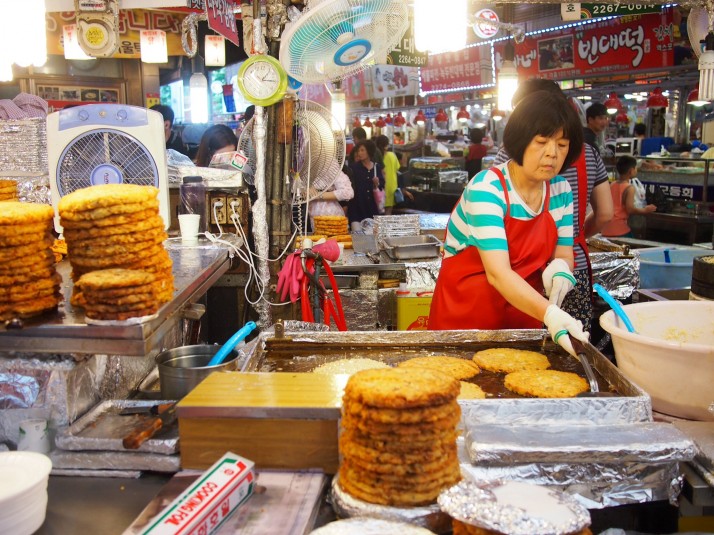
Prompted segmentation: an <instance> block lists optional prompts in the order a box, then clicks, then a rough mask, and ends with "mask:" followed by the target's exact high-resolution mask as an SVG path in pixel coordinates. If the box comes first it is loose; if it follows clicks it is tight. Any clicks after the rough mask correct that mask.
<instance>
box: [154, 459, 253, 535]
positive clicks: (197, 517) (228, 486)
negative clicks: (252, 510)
mask: <svg viewBox="0 0 714 535" xmlns="http://www.w3.org/2000/svg"><path fill="white" fill-rule="evenodd" d="M254 483H255V471H254V465H253V462H252V461H249V460H248V459H244V458H243V457H240V456H238V455H236V454H235V453H230V452H228V453H226V454H225V455H224V456H223V457H221V458H220V459H219V460H218V461H216V463H215V464H214V465H213V466H211V467H210V468H209V469H208V470H206V472H205V473H204V474H203V475H201V476H200V477H199V478H198V479H197V480H196V481H195V482H194V483H193V484H192V485H190V486H189V487H188V488H187V489H186V490H185V491H183V492H182V493H181V494H180V495H179V497H178V498H176V499H175V500H174V501H173V502H171V504H170V505H169V506H168V507H166V508H165V509H164V510H163V511H162V512H161V513H160V514H159V515H158V516H156V517H155V518H154V519H153V520H152V522H151V523H150V524H149V525H148V526H147V527H146V529H144V531H142V532H141V533H142V535H148V534H151V535H179V534H180V535H193V534H200V535H207V534H208V533H212V532H214V531H216V530H217V529H218V528H219V527H220V526H221V524H222V523H223V522H224V520H225V519H226V518H227V517H228V516H229V515H230V514H231V513H232V512H233V510H234V509H236V508H237V507H238V506H239V505H241V504H242V503H243V502H245V501H246V500H247V499H248V498H249V497H250V496H251V495H252V494H253V484H254Z"/></svg>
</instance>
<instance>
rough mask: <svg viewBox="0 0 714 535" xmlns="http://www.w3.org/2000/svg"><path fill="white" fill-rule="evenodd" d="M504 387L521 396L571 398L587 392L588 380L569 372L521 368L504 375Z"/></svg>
mask: <svg viewBox="0 0 714 535" xmlns="http://www.w3.org/2000/svg"><path fill="white" fill-rule="evenodd" d="M504 384H505V385H506V388H508V389H509V390H511V391H512V392H515V393H516V394H520V395H522V396H534V397H537V398H572V397H574V396H576V395H578V394H580V393H581V392H587V391H588V390H589V389H590V387H589V386H588V382H587V381H586V380H585V379H583V378H582V377H580V376H579V375H577V374H575V373H571V372H560V371H556V370H523V371H519V372H513V373H509V374H508V375H506V378H505V379H504Z"/></svg>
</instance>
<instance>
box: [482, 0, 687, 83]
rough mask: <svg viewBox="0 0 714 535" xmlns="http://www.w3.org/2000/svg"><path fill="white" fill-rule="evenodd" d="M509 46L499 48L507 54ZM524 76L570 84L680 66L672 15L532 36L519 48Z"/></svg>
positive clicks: (666, 12)
mask: <svg viewBox="0 0 714 535" xmlns="http://www.w3.org/2000/svg"><path fill="white" fill-rule="evenodd" d="M503 46H504V45H503V44H502V43H497V44H496V45H495V47H496V51H497V52H498V53H501V54H502V53H503ZM515 49H516V54H515V63H516V68H517V69H518V75H519V77H520V78H521V79H522V80H523V79H528V78H534V77H535V78H548V79H551V80H567V79H570V78H582V77H583V76H592V75H596V74H601V75H608V76H611V75H615V74H620V73H631V72H633V71H635V70H643V69H661V68H663V67H671V66H672V65H674V41H673V37H672V11H671V10H670V9H667V10H664V11H662V13H660V14H648V15H634V16H632V17H627V18H615V19H610V20H605V21H601V22H595V23H593V24H588V25H585V26H578V27H573V28H565V29H562V30H557V31H552V32H545V33H541V34H538V35H536V36H529V37H526V39H525V40H524V41H523V42H522V43H519V44H516V45H515Z"/></svg>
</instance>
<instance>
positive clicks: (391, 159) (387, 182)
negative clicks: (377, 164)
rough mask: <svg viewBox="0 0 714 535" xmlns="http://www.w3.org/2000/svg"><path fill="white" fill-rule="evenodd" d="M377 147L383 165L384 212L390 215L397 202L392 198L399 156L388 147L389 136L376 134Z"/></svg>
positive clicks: (396, 182)
mask: <svg viewBox="0 0 714 535" xmlns="http://www.w3.org/2000/svg"><path fill="white" fill-rule="evenodd" d="M375 142H376V145H377V149H378V150H380V151H381V152H382V158H383V160H382V161H383V165H384V192H385V195H386V196H385V199H384V213H385V214H387V215H391V213H392V209H393V208H394V205H395V204H397V203H396V201H395V200H394V192H395V191H396V190H397V189H399V182H398V181H397V174H398V173H399V158H397V155H396V154H394V152H392V151H391V150H390V148H389V138H388V137H387V136H384V135H382V136H377V139H376V140H375ZM400 193H402V200H404V196H403V194H404V192H402V191H401V190H400Z"/></svg>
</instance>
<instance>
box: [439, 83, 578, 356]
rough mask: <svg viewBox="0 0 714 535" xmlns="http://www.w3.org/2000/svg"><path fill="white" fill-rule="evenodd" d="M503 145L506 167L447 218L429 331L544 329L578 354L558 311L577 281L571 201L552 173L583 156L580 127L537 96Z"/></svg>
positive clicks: (564, 104)
mask: <svg viewBox="0 0 714 535" xmlns="http://www.w3.org/2000/svg"><path fill="white" fill-rule="evenodd" d="M503 145H504V148H505V149H506V151H507V152H508V154H509V155H510V156H511V159H510V160H508V161H507V162H506V163H504V164H501V165H499V166H496V167H492V168H491V169H488V170H484V171H481V172H480V173H478V174H477V175H476V176H475V177H474V178H473V179H472V180H471V181H470V182H469V184H468V185H467V186H466V189H465V190H464V193H463V194H462V195H461V198H460V199H459V202H458V203H457V205H456V207H455V208H454V210H453V212H452V213H451V218H450V220H449V223H448V225H447V227H446V240H445V241H444V258H443V260H442V263H441V269H440V271H439V278H438V279H437V281H436V288H435V289H434V297H433V300H432V303H431V309H430V311H429V329H435V330H440V329H537V328H540V327H541V326H542V325H543V323H545V324H546V326H547V327H548V331H549V332H550V334H551V336H552V338H553V341H554V342H556V343H558V344H560V345H561V346H562V347H563V348H564V349H566V351H568V352H569V353H571V354H574V353H573V348H572V345H571V343H570V340H569V337H568V334H570V335H572V336H573V337H575V338H577V339H579V340H581V341H587V339H588V335H587V333H585V332H583V329H582V324H581V323H580V322H579V321H577V320H576V319H575V318H573V317H572V316H570V315H569V314H567V313H565V312H563V311H562V310H561V309H560V308H559V307H560V303H561V301H562V298H563V297H564V296H565V295H566V294H567V292H568V291H569V290H570V289H572V287H573V285H574V283H575V279H574V278H573V275H572V273H571V271H572V268H573V224H572V222H573V196H572V192H571V191H570V186H569V185H568V182H567V181H566V180H565V179H564V178H562V177H561V176H558V173H559V172H560V170H561V169H567V168H568V167H569V166H570V165H571V164H572V163H573V162H575V161H577V159H578V157H579V156H580V153H581V152H582V148H583V130H582V126H581V123H580V120H579V119H578V116H577V114H576V113H575V110H574V109H573V108H572V107H571V106H570V104H569V103H568V101H567V100H566V99H565V98H564V97H563V96H562V95H557V94H554V93H552V92H546V91H537V92H535V93H532V94H530V95H528V96H526V97H525V98H523V100H522V101H521V102H520V103H519V104H518V106H516V108H515V110H514V111H513V113H512V115H511V117H510V120H509V121H508V124H507V125H506V128H505V130H504V136H503ZM544 287H545V289H546V292H547V294H549V296H550V300H549V299H548V298H547V297H544V296H543V289H544Z"/></svg>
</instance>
